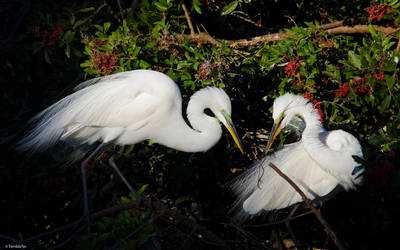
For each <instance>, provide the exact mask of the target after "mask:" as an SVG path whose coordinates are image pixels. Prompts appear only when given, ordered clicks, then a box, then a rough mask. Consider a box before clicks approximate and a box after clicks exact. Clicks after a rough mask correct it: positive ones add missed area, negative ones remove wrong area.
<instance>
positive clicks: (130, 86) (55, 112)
mask: <svg viewBox="0 0 400 250" xmlns="http://www.w3.org/2000/svg"><path fill="white" fill-rule="evenodd" d="M94 83H95V84H94ZM78 89H79V90H78V91H77V92H75V93H73V94H71V95H69V96H67V97H65V98H63V99H62V100H60V101H58V102H56V103H55V104H53V105H52V106H50V107H49V108H47V109H45V110H44V111H42V112H41V113H39V114H38V115H37V116H36V117H35V118H34V119H33V120H34V121H36V125H35V127H34V128H33V129H32V131H31V132H30V133H29V134H28V135H27V137H25V138H24V139H23V140H22V141H20V142H19V147H18V148H19V149H20V150H26V151H28V150H30V151H43V150H45V149H47V148H49V147H51V146H53V145H55V144H56V143H57V142H59V141H65V142H69V143H70V144H72V145H75V146H79V145H91V144H93V143H95V142H100V143H101V144H100V146H98V147H97V148H96V149H95V150H94V151H93V152H92V154H91V155H90V156H89V157H88V158H87V159H86V161H84V162H83V163H82V166H81V171H82V181H83V187H84V198H85V208H84V209H85V214H88V206H87V199H86V181H85V180H86V178H85V166H86V163H87V161H88V160H89V159H90V158H91V157H93V156H94V155H95V154H96V153H97V152H98V151H99V150H100V149H101V148H102V146H104V144H108V143H114V144H119V145H126V144H136V143H139V142H141V141H144V140H151V141H153V142H155V143H159V144H162V145H164V146H167V147H170V148H174V149H177V150H180V151H185V152H204V151H207V150H208V149H210V148H211V147H212V146H214V145H215V144H216V143H217V142H218V140H219V139H220V138H221V134H222V130H221V126H220V124H219V122H218V120H219V121H220V122H221V123H222V124H223V125H225V126H226V127H227V129H228V130H229V132H230V133H231V135H232V137H233V139H234V141H235V143H236V144H237V146H238V147H239V149H240V151H242V152H243V148H242V145H241V143H240V140H239V138H238V135H237V132H236V129H235V127H234V125H233V123H232V119H231V117H230V115H231V102H230V99H229V97H228V95H227V94H226V93H225V92H224V91H223V90H222V89H220V88H216V87H208V88H204V89H201V90H199V91H198V92H196V93H195V94H194V95H193V96H192V97H191V98H190V101H189V104H188V107H187V118H188V120H189V122H190V124H191V127H190V126H188V125H187V124H186V122H185V120H184V119H183V117H182V98H181V94H180V91H179V88H178V86H177V85H176V84H175V82H174V81H173V80H172V79H171V78H169V77H168V76H167V75H165V74H163V73H160V72H156V71H150V70H133V71H129V72H122V73H117V74H113V75H110V76H106V77H100V78H96V79H92V80H89V81H86V82H84V83H82V84H81V85H79V86H78ZM207 108H209V109H210V110H211V111H212V112H213V113H214V115H215V117H211V116H209V115H206V114H205V113H204V111H205V109H207ZM118 173H119V172H118ZM121 177H122V176H121ZM122 178H123V177H122ZM123 180H124V178H123ZM124 182H125V180H124ZM125 184H127V183H126V182H125ZM128 187H129V186H128Z"/></svg>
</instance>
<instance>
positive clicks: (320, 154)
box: [231, 94, 364, 217]
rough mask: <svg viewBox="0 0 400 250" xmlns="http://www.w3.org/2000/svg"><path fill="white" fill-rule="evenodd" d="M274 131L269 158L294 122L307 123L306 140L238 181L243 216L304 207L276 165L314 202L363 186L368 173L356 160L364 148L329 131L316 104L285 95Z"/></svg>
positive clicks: (236, 189)
mask: <svg viewBox="0 0 400 250" xmlns="http://www.w3.org/2000/svg"><path fill="white" fill-rule="evenodd" d="M272 117H273V119H274V126H273V127H272V130H271V133H270V137H269V141H268V144H267V153H268V151H269V149H270V147H271V145H272V143H273V141H274V139H275V138H276V136H277V135H278V134H279V132H280V130H281V128H284V127H286V126H287V125H289V124H290V123H291V121H292V120H293V119H295V118H296V119H297V118H300V119H302V120H303V121H304V122H305V129H304V131H303V133H302V136H301V140H300V141H299V142H295V143H292V144H288V145H285V146H284V147H283V148H282V149H281V150H279V151H277V152H274V153H273V154H271V155H269V156H265V158H263V159H262V160H260V161H258V162H255V163H254V164H253V165H252V167H251V168H250V169H248V170H247V171H246V172H244V173H243V174H241V175H240V176H239V177H238V178H237V179H235V180H234V181H233V182H232V184H231V188H232V190H233V191H234V192H235V193H236V194H237V195H238V198H237V201H236V203H235V207H236V208H237V207H239V209H240V210H241V212H239V214H238V215H239V217H240V216H245V215H248V214H256V213H258V212H260V211H261V210H265V211H269V210H274V209H281V208H285V207H288V206H290V205H292V204H295V203H298V202H301V201H302V199H301V197H300V195H299V194H298V193H297V192H296V191H295V190H294V189H293V188H292V187H291V186H290V185H289V183H287V182H286V181H285V180H284V179H283V178H282V177H281V176H279V175H278V174H277V173H276V172H275V171H274V170H273V169H272V168H270V167H269V166H268V164H269V163H270V162H272V163H273V164H274V165H276V166H277V167H278V168H279V169H280V170H281V171H282V172H283V173H285V174H286V175H287V176H288V177H289V178H290V179H291V180H293V181H294V182H295V183H296V185H298V186H299V188H300V189H301V190H302V191H303V192H304V193H305V194H306V196H307V197H308V198H309V199H311V200H313V199H316V198H319V197H322V196H325V195H327V194H328V193H329V192H331V191H332V190H333V189H334V188H335V187H336V186H337V185H341V186H342V187H343V188H344V189H346V190H348V189H352V188H355V184H359V183H360V182H361V181H362V176H361V175H362V172H363V171H364V169H363V168H362V167H360V166H359V164H357V162H356V161H354V159H353V157H352V156H353V155H356V156H358V157H362V156H363V154H362V151H361V145H360V143H359V142H358V140H357V139H356V138H355V137H354V136H353V135H351V134H349V133H347V132H345V131H343V130H333V131H326V130H325V129H324V128H323V127H322V124H321V122H320V121H319V118H320V117H319V115H318V113H317V111H316V110H315V109H314V108H313V104H312V103H309V102H308V100H307V99H305V98H303V97H301V96H297V95H293V94H285V95H283V96H280V97H278V98H277V99H276V100H275V101H274V106H273V114H272Z"/></svg>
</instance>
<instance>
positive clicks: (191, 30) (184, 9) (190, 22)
mask: <svg viewBox="0 0 400 250" xmlns="http://www.w3.org/2000/svg"><path fill="white" fill-rule="evenodd" d="M182 9H183V12H185V17H186V20H187V22H188V25H189V29H190V35H194V28H193V24H192V20H191V19H190V16H189V11H188V10H187V8H186V5H185V4H182Z"/></svg>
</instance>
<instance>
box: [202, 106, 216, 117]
mask: <svg viewBox="0 0 400 250" xmlns="http://www.w3.org/2000/svg"><path fill="white" fill-rule="evenodd" d="M204 113H205V114H206V115H208V116H212V117H214V116H215V115H214V113H213V112H212V111H211V109H209V108H206V109H204Z"/></svg>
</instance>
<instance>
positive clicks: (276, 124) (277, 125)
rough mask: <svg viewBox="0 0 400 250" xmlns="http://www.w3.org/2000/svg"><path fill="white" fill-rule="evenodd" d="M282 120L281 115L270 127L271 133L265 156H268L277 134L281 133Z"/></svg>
mask: <svg viewBox="0 0 400 250" xmlns="http://www.w3.org/2000/svg"><path fill="white" fill-rule="evenodd" d="M283 118H284V117H283V115H281V116H280V117H279V118H278V119H276V121H274V125H273V126H272V129H271V133H270V135H269V138H268V144H267V151H266V152H265V155H267V154H268V152H269V150H270V149H271V146H272V143H273V142H274V140H275V138H276V136H277V135H279V133H280V132H281V125H282V121H283Z"/></svg>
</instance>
